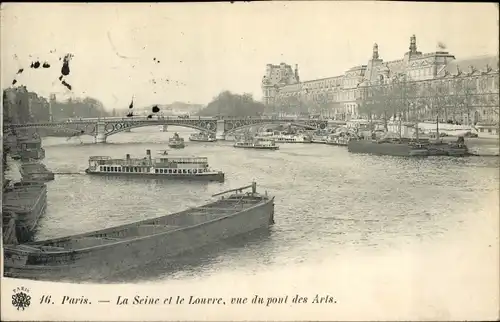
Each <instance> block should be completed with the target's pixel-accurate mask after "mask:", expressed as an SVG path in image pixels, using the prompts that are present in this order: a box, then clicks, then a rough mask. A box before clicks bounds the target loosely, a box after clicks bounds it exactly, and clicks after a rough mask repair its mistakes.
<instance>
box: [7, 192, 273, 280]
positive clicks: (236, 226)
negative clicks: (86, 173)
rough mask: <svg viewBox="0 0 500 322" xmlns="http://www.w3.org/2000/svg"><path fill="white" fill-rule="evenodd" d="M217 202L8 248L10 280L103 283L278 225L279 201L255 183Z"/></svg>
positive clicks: (11, 245)
mask: <svg viewBox="0 0 500 322" xmlns="http://www.w3.org/2000/svg"><path fill="white" fill-rule="evenodd" d="M247 189H251V190H250V191H244V190H247ZM217 196H220V197H219V199H217V200H215V201H212V202H210V203H208V204H205V205H202V206H199V207H194V208H191V209H187V210H184V211H181V212H178V213H174V214H169V215H165V216H161V217H157V218H152V219H146V220H141V221H138V222H134V223H130V224H125V225H120V226H116V227H111V228H106V229H100V230H96V231H92V232H87V233H82V234H77V235H72V236H67V237H62V238H55V239H49V240H43V241H38V242H30V243H26V244H23V245H15V244H4V276H8V277H15V278H28V279H47V280H50V279H53V278H56V279H61V278H68V279H92V278H102V277H105V276H112V275H115V274H116V273H117V272H121V271H124V270H129V269H130V268H133V267H141V266H142V267H143V266H145V265H148V264H149V263H151V262H154V261H157V260H158V259H168V258H171V257H173V256H177V255H180V254H182V253H184V252H186V251H190V250H194V249H197V248H200V247H202V246H205V245H208V244H212V243H214V242H218V241H221V240H224V239H227V238H230V237H234V236H240V235H244V234H248V233H250V232H253V231H258V230H261V229H266V228H268V227H269V226H270V225H272V224H274V197H271V196H269V195H268V194H267V192H266V193H265V194H260V193H258V192H257V184H256V183H255V182H253V183H252V184H251V185H248V186H245V187H240V188H236V189H231V190H227V191H224V192H221V193H217V194H215V195H213V196H212V197H217Z"/></svg>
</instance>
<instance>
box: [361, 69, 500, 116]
mask: <svg viewBox="0 0 500 322" xmlns="http://www.w3.org/2000/svg"><path fill="white" fill-rule="evenodd" d="M495 89H496V90H495ZM356 102H357V104H358V112H359V114H360V115H363V116H366V117H367V118H368V119H373V118H378V119H382V120H384V123H385V124H387V120H388V119H390V118H391V117H398V118H401V119H402V120H405V121H413V122H417V121H424V120H439V121H440V122H449V123H451V122H469V123H470V120H471V119H473V118H474V119H475V120H476V121H477V119H476V118H475V117H473V113H476V111H477V108H478V107H481V108H483V109H484V111H486V112H487V113H491V114H492V115H497V116H498V106H499V105H498V104H499V102H498V74H496V75H493V77H490V78H485V77H460V78H454V79H437V80H431V81H420V82H415V81H408V80H407V79H406V77H405V76H404V75H400V76H399V77H396V78H394V79H393V80H392V81H391V82H390V83H389V84H384V85H378V86H370V87H365V88H361V89H360V90H359V96H358V98H357V100H356Z"/></svg>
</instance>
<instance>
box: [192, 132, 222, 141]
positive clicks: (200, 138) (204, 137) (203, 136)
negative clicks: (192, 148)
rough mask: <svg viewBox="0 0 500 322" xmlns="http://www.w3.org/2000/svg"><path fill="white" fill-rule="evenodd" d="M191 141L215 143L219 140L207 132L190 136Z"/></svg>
mask: <svg viewBox="0 0 500 322" xmlns="http://www.w3.org/2000/svg"><path fill="white" fill-rule="evenodd" d="M189 141H195V142H215V141H217V139H216V138H215V135H214V134H211V133H207V132H200V133H194V134H191V135H190V136H189Z"/></svg>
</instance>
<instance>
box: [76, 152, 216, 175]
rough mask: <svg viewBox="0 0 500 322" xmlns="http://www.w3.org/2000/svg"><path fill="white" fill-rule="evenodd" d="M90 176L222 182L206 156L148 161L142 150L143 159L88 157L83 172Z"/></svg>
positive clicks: (168, 157)
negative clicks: (87, 164)
mask: <svg viewBox="0 0 500 322" xmlns="http://www.w3.org/2000/svg"><path fill="white" fill-rule="evenodd" d="M85 172H86V173H87V174H90V175H101V176H129V177H130V176H135V177H144V178H155V179H184V180H204V181H218V182H224V179H225V178H224V177H225V176H224V172H222V171H217V170H213V169H211V168H210V167H209V165H208V159H207V158H206V157H170V156H164V157H160V158H152V157H151V150H146V157H144V158H131V157H130V154H127V155H126V157H125V159H113V158H111V157H109V156H91V157H90V158H89V167H88V168H87V169H86V170H85Z"/></svg>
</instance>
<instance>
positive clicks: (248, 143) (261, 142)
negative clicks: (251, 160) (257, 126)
mask: <svg viewBox="0 0 500 322" xmlns="http://www.w3.org/2000/svg"><path fill="white" fill-rule="evenodd" d="M234 147H235V148H243V149H259V150H278V149H279V146H278V145H276V142H275V141H274V140H272V139H264V138H253V139H252V138H250V137H246V138H244V139H242V140H240V141H238V142H236V143H235V144H234Z"/></svg>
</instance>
